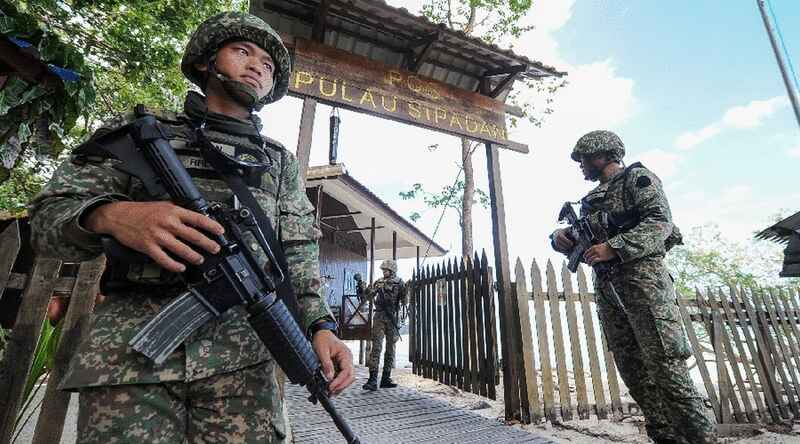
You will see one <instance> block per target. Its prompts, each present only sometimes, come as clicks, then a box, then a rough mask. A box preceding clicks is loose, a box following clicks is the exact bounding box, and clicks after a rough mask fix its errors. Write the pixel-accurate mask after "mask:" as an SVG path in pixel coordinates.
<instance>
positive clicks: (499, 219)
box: [486, 143, 536, 420]
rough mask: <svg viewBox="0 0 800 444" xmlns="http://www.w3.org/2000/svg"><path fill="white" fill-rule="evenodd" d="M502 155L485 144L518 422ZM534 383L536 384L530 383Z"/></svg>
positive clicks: (509, 398) (511, 406)
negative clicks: (510, 332)
mask: <svg viewBox="0 0 800 444" xmlns="http://www.w3.org/2000/svg"><path fill="white" fill-rule="evenodd" d="M499 155H500V152H499V150H498V149H497V148H496V147H495V146H493V145H492V144H491V143H487V144H486V165H487V169H488V170H489V200H490V202H491V214H492V240H493V244H494V264H495V270H496V273H497V278H496V282H497V301H498V304H499V305H500V306H499V311H500V332H501V343H502V356H503V393H504V396H505V397H504V399H505V404H506V419H507V420H513V419H519V418H520V416H521V414H522V412H521V411H520V404H519V393H518V392H517V393H514V391H513V390H510V389H511V387H512V386H513V383H512V382H511V381H517V377H518V376H517V371H516V369H515V368H514V365H513V362H514V355H515V353H516V350H512V349H511V345H512V344H513V341H512V340H511V337H510V336H509V334H508V333H507V332H509V331H511V329H510V328H509V327H510V326H511V325H513V322H511V320H512V319H514V316H515V313H513V312H512V310H513V307H514V305H515V304H514V303H513V301H512V300H511V297H512V296H513V293H512V291H511V264H510V262H509V259H508V234H507V232H506V210H505V200H504V198H503V181H502V179H501V177H500V158H499ZM530 383H533V384H535V383H536V381H530Z"/></svg>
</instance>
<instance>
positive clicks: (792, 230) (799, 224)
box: [756, 212, 800, 243]
mask: <svg viewBox="0 0 800 444" xmlns="http://www.w3.org/2000/svg"><path fill="white" fill-rule="evenodd" d="M792 235H800V212H797V213H795V214H793V215H791V216H789V217H787V218H786V219H784V220H782V221H780V222H778V223H776V224H775V225H773V226H771V227H769V228H767V229H765V230H763V231H761V232H760V233H758V234H756V238H757V239H764V240H771V241H775V242H780V243H786V242H789V238H790V237H792Z"/></svg>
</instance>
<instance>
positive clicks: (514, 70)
mask: <svg viewBox="0 0 800 444" xmlns="http://www.w3.org/2000/svg"><path fill="white" fill-rule="evenodd" d="M527 70H528V66H527V65H516V66H503V67H500V68H494V69H487V70H486V71H485V72H484V73H483V77H492V76H499V75H502V74H519V73H523V72H525V71H527Z"/></svg>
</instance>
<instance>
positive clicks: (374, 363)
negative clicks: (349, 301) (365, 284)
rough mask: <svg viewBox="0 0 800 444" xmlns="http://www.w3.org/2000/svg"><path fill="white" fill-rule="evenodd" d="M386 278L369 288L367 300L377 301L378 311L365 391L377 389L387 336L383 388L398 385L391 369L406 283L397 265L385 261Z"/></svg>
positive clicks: (373, 326)
mask: <svg viewBox="0 0 800 444" xmlns="http://www.w3.org/2000/svg"><path fill="white" fill-rule="evenodd" d="M381 270H382V271H383V277H382V278H381V279H378V280H377V281H375V283H374V284H372V285H370V286H369V288H367V289H366V294H367V296H368V297H374V298H375V312H374V315H373V316H372V351H371V352H370V355H369V359H368V360H367V367H369V379H368V380H367V383H366V384H364V387H363V388H364V390H372V391H374V390H378V364H379V363H380V359H381V349H382V348H383V337H384V336H386V354H384V356H383V376H382V377H381V383H380V387H381V388H394V387H397V384H395V383H394V381H392V367H394V354H395V353H394V351H395V347H394V345H395V342H397V341H398V340H399V339H400V328H399V322H398V321H399V319H398V313H399V312H400V304H403V305H406V304H407V303H408V300H407V297H408V296H407V292H406V284H405V282H403V280H402V279H400V278H399V277H397V263H396V262H395V261H393V260H385V261H383V263H381Z"/></svg>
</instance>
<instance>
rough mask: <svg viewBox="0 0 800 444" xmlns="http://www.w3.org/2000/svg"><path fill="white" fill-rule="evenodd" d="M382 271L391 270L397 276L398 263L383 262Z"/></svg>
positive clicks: (388, 260)
mask: <svg viewBox="0 0 800 444" xmlns="http://www.w3.org/2000/svg"><path fill="white" fill-rule="evenodd" d="M381 270H389V271H391V272H392V273H393V274H397V262H395V261H393V260H391V259H386V260H385V261H383V262H381Z"/></svg>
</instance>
